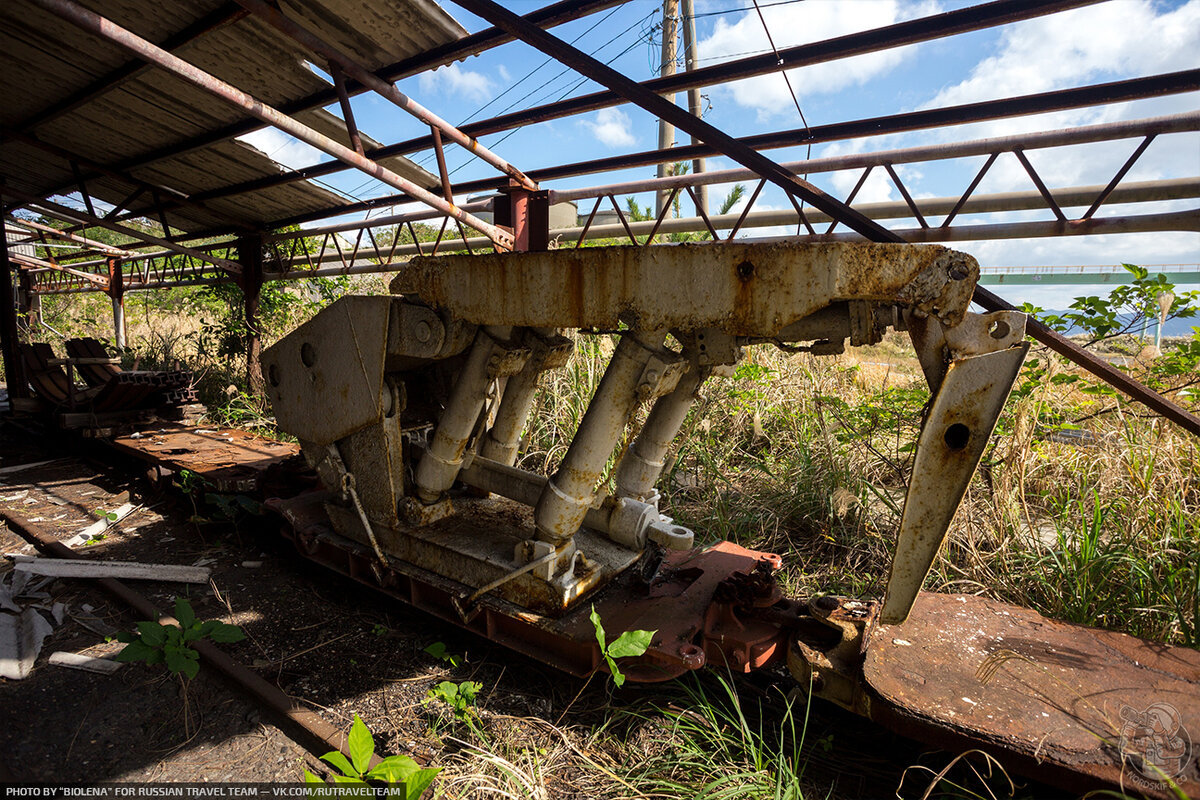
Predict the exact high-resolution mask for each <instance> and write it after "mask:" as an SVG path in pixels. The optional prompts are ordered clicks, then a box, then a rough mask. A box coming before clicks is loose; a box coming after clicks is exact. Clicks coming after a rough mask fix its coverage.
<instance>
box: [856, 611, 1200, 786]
mask: <svg viewBox="0 0 1200 800" xmlns="http://www.w3.org/2000/svg"><path fill="white" fill-rule="evenodd" d="M1067 590H1068V591H1069V589H1067ZM863 675H864V678H865V680H866V682H867V684H868V686H869V687H870V690H871V691H872V692H873V693H874V695H875V696H874V697H873V698H872V702H871V716H872V717H873V718H875V719H877V720H879V721H881V722H884V723H885V724H888V725H889V726H890V727H893V728H895V729H896V730H898V731H900V732H902V733H906V734H911V735H914V736H916V737H917V738H925V739H928V740H931V741H936V742H938V743H942V744H948V745H951V746H956V747H960V748H963V749H966V748H974V747H978V748H981V749H984V750H988V751H991V752H993V753H994V754H996V755H997V756H998V757H999V758H1000V759H1001V761H1002V763H1004V764H1005V765H1006V766H1011V767H1012V768H1014V769H1017V770H1018V771H1022V772H1027V773H1029V774H1031V775H1034V776H1035V777H1038V778H1040V779H1043V780H1047V781H1050V782H1054V783H1058V784H1059V785H1062V786H1063V787H1064V788H1067V789H1070V790H1072V791H1076V792H1078V791H1083V790H1085V789H1088V788H1092V787H1093V786H1103V785H1108V786H1112V785H1120V786H1124V787H1125V788H1126V790H1128V791H1130V792H1131V793H1138V792H1141V793H1145V794H1147V795H1150V796H1152V797H1169V796H1172V795H1171V794H1170V792H1169V790H1168V784H1167V783H1166V782H1165V781H1164V777H1165V776H1169V777H1170V778H1171V779H1172V780H1174V781H1175V782H1176V783H1177V784H1178V785H1179V787H1180V788H1181V789H1182V790H1183V791H1184V793H1185V794H1187V795H1188V796H1196V795H1197V794H1200V772H1198V769H1197V763H1196V747H1195V742H1194V737H1196V736H1198V735H1200V652H1198V651H1196V650H1191V649H1188V648H1182V647H1169V646H1166V645H1163V644H1160V643H1155V642H1149V641H1146V640H1143V639H1138V638H1135V637H1132V636H1128V635H1126V634H1121V633H1114V632H1111V631H1102V630H1099V629H1096V628H1087V627H1083V626H1081V625H1071V624H1068V623H1064V622H1057V621H1054V620H1049V619H1046V618H1044V617H1042V616H1041V615H1039V614H1038V613H1037V612H1035V611H1031V610H1029V609H1024V608H1020V607H1017V606H1010V605H1007V604H1004V603H999V602H996V601H992V600H987V599H984V598H979V597H974V596H969V595H944V594H934V593H929V592H925V593H922V594H921V595H920V597H919V598H918V599H917V602H916V605H915V606H914V607H913V611H912V614H911V615H910V616H909V619H908V621H907V622H906V623H904V624H903V625H879V626H877V627H876V628H875V629H874V630H873V631H872V632H871V634H870V638H869V641H868V644H867V655H866V660H865V662H864V665H863Z"/></svg>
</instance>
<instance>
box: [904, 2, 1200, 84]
mask: <svg viewBox="0 0 1200 800" xmlns="http://www.w3.org/2000/svg"><path fill="white" fill-rule="evenodd" d="M1197 53H1200V0H1191V2H1189V3H1187V4H1186V5H1183V6H1180V7H1179V8H1176V9H1174V10H1171V11H1165V12H1164V13H1162V14H1158V13H1156V8H1155V4H1153V3H1151V2H1149V0H1120V2H1112V3H1103V4H1100V5H1095V6H1088V7H1086V8H1079V9H1075V10H1072V11H1065V12H1063V13H1061V14H1050V15H1048V16H1045V17H1039V18H1038V19H1035V20H1029V21H1027V22H1023V23H1019V24H1016V25H1010V26H1008V27H1006V28H1004V30H1003V33H1002V34H1001V37H1000V44H999V52H997V53H996V54H995V55H994V56H991V57H989V58H985V59H984V60H982V61H980V62H979V63H978V64H976V65H975V67H974V69H972V70H971V74H970V76H969V77H968V78H967V79H966V80H964V81H962V82H961V83H958V84H955V85H953V86H949V87H947V88H945V89H943V90H942V91H941V92H939V93H938V95H937V96H936V97H935V98H934V99H933V100H932V101H930V103H929V104H928V105H929V106H931V107H933V106H944V105H956V104H959V103H971V102H975V101H979V100H992V99H996V98H1000V97H1012V96H1016V95H1022V94H1032V93H1035V92H1045V91H1049V90H1051V89H1056V88H1060V87H1064V86H1075V85H1080V84H1081V82H1083V81H1085V80H1098V79H1111V78H1113V77H1117V76H1127V75H1148V74H1153V73H1159V72H1172V71H1175V70H1182V69H1191V68H1193V67H1195V65H1196V54H1197Z"/></svg>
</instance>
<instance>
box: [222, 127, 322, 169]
mask: <svg viewBox="0 0 1200 800" xmlns="http://www.w3.org/2000/svg"><path fill="white" fill-rule="evenodd" d="M237 138H238V141H239V142H242V143H244V144H248V145H250V146H251V147H253V148H254V149H256V150H260V151H262V153H263V154H264V155H266V156H267V157H268V158H270V159H271V160H272V161H274V162H275V163H276V164H280V165H282V166H284V167H287V168H288V169H300V168H301V167H307V166H309V165H311V164H316V163H317V162H318V161H321V160H322V159H323V158H324V156H325V154H324V153H322V152H321V151H320V150H318V149H317V148H315V147H312V146H310V145H307V144H305V143H304V142H302V141H300V140H299V139H297V138H295V137H294V136H288V135H287V134H286V133H283V132H282V131H279V130H276V129H275V128H263V129H262V130H259V131H253V132H252V133H247V134H246V135H245V136H239V137H237Z"/></svg>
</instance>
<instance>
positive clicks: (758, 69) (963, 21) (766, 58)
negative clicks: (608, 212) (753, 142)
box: [198, 0, 1100, 199]
mask: <svg viewBox="0 0 1200 800" xmlns="http://www.w3.org/2000/svg"><path fill="white" fill-rule="evenodd" d="M1096 2H1100V0H1063V2H1044V1H1040V2H1039V1H1038V0H997V1H996V2H992V3H988V4H985V5H982V6H972V7H970V8H965V9H959V10H957V11H950V12H946V13H944V14H936V15H933V16H930V17H923V18H921V19H917V20H910V21H908V22H902V23H897V24H896V25H890V26H885V27H882V28H875V29H872V30H869V31H863V32H860V33H855V34H850V35H847V36H842V37H837V38H834V39H829V40H825V41H822V42H816V43H813V44H807V45H800V46H798V47H793V48H788V49H786V50H783V51H780V57H781V58H782V59H783V61H784V63H785V64H788V65H789V67H788V68H792V67H798V66H806V65H811V64H819V63H823V62H827V61H834V60H837V59H841V58H848V57H851V56H856V55H862V54H864V53H870V52H875V51H878V50H884V49H889V48H892V47H898V46H902V45H907V44H913V43H916V42H921V41H928V40H931V39H938V38H943V37H946V36H951V35H955V34H959V33H965V32H969V31H973V30H979V29H982V28H988V27H994V26H997V25H1003V24H1008V23H1012V22H1018V21H1021V20H1024V19H1032V18H1034V17H1038V16H1044V15H1046V14H1051V13H1055V12H1058V11H1062V10H1066V9H1069V8H1075V7H1078V6H1082V5H1090V4H1094V3H1096ZM777 69H779V65H778V64H777V63H776V61H775V56H774V54H767V55H763V56H754V57H751V58H746V59H741V60H738V61H730V62H727V63H725V64H719V65H716V66H714V67H706V68H704V69H701V70H696V71H694V72H691V73H676V75H675V76H670V78H655V79H653V80H649V81H645V82H644V83H642V84H641V85H642V86H644V87H645V88H647V89H649V90H650V91H654V92H659V93H663V92H666V91H668V90H669V91H676V90H682V89H687V88H693V87H695V86H701V85H706V84H708V83H717V82H721V81H729V80H736V79H740V78H747V77H754V76H756V75H764V74H768V73H770V72H773V71H775V70H777ZM697 75H698V76H700V77H699V78H695V79H694V78H693V77H692V76H697ZM585 100H586V102H584V101H585ZM622 102H624V101H623V100H622V99H621V96H620V95H618V94H616V93H615V92H612V91H605V92H600V93H598V94H595V95H587V96H586V98H571V99H568V100H560V101H558V102H556V103H550V104H547V105H544V106H540V107H537V108H534V109H530V110H528V111H521V112H514V113H512V114H508V115H502V116H499V117H495V118H493V119H490V120H481V121H479V122H475V123H471V124H469V125H464V126H462V128H461V129H462V131H463V132H464V133H465V134H467V135H469V136H475V137H478V136H483V135H485V134H488V133H497V132H500V131H505V130H511V129H512V128H516V127H520V126H522V125H528V124H531V123H535V122H545V121H547V120H551V119H557V118H560V117H564V116H569V115H571V114H577V113H582V112H584V111H590V110H595V109H598V108H605V107H608V106H614V105H618V104H620V103H622ZM578 103H582V105H580V106H579V107H577V106H576V105H575V104H578ZM433 146H434V142H433V139H432V138H431V137H429V136H421V137H417V138H415V139H409V140H407V141H404V142H399V143H397V144H394V145H387V146H385V147H383V148H381V149H379V150H377V151H373V153H372V155H373V156H374V157H376V158H386V157H390V156H394V155H404V154H410V153H414V152H418V151H420V150H426V149H428V148H430V147H433ZM760 149H761V148H760ZM671 152H674V151H673V150H672V151H671ZM653 163H657V162H653ZM340 169H341V168H340V167H339V166H338V165H328V164H313V165H310V166H307V167H302V168H300V169H298V170H294V171H293V172H291V173H283V174H282V175H279V176H271V177H270V178H266V179H262V181H261V182H260V181H247V182H244V183H243V184H238V185H236V186H234V187H226V189H214V190H211V191H210V192H205V193H202V194H200V195H198V196H199V197H202V198H206V199H212V198H215V197H225V196H228V195H227V194H226V193H225V192H226V190H227V189H233V191H232V193H234V194H237V193H241V192H242V191H255V190H257V189H262V188H267V187H268V186H274V185H277V182H282V183H287V182H289V181H293V180H305V179H311V178H317V177H322V176H325V175H330V174H333V173H335V172H338V171H340ZM527 174H529V175H530V176H531V177H532V175H533V173H527Z"/></svg>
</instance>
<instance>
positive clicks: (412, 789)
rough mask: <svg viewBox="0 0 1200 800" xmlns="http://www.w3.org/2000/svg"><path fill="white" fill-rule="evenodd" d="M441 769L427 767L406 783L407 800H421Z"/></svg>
mask: <svg viewBox="0 0 1200 800" xmlns="http://www.w3.org/2000/svg"><path fill="white" fill-rule="evenodd" d="M441 771H442V770H441V767H425V768H424V769H421V770H418V771H417V772H416V774H414V775H413V776H411V777H410V778H409V779H408V780H406V781H405V782H404V789H405V795H406V796H405V800H420V797H421V795H423V794H424V793H425V790H426V789H428V788H429V785H430V784H431V783H433V779H434V778H436V777H437V774H438V773H439V772H441Z"/></svg>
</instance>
